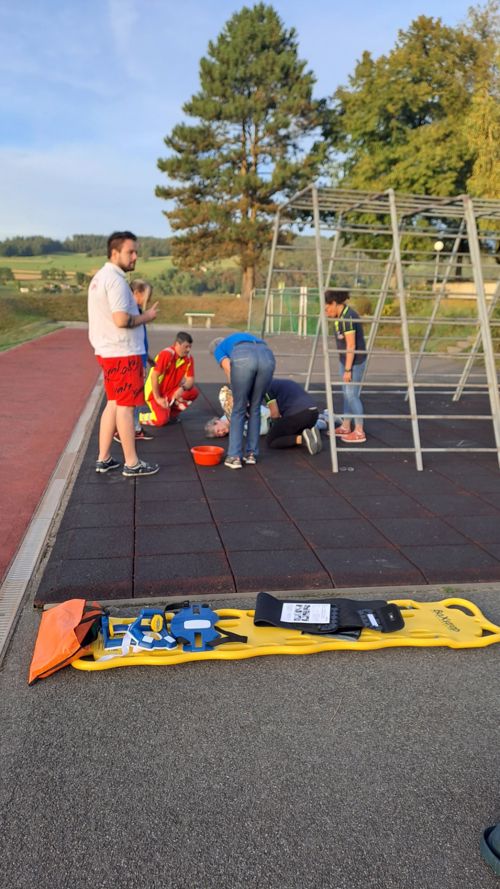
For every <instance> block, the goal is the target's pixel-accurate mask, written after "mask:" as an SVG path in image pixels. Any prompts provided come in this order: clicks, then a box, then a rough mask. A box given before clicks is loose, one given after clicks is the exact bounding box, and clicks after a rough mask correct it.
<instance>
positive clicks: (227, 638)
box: [210, 624, 248, 648]
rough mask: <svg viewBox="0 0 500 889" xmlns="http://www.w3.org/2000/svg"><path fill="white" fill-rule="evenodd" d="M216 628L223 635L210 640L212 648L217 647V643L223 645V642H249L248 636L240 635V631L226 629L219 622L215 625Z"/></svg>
mask: <svg viewBox="0 0 500 889" xmlns="http://www.w3.org/2000/svg"><path fill="white" fill-rule="evenodd" d="M214 630H217V632H218V633H220V634H221V635H220V638H219V639H214V640H213V642H210V648H216V647H217V645H222V643H223V642H248V636H239V635H238V633H233V632H231V630H224V629H223V627H220V626H219V625H218V624H215V625H214Z"/></svg>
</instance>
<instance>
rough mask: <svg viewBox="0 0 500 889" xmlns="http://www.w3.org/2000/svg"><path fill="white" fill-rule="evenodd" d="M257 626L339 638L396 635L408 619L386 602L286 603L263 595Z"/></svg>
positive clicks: (395, 606)
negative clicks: (357, 634)
mask: <svg viewBox="0 0 500 889" xmlns="http://www.w3.org/2000/svg"><path fill="white" fill-rule="evenodd" d="M314 606H316V607H314ZM321 612H323V614H322V615H321ZM314 618H316V620H314ZM254 624H255V626H257V627H259V626H269V625H270V626H273V627H285V628H287V629H294V630H301V631H302V632H303V633H312V634H313V635H335V634H341V633H345V632H346V631H347V632H350V631H351V630H362V629H364V628H366V629H370V630H378V631H379V632H381V633H392V632H394V631H395V630H401V629H402V628H403V627H404V620H403V617H402V615H401V611H400V609H399V607H398V606H397V605H395V604H394V603H389V602H386V601H385V600H384V599H373V600H369V601H366V600H355V599H341V598H338V599H337V598H328V599H302V600H300V599H285V600H282V599H276V598H275V597H274V596H271V595H270V594H269V593H259V594H258V596H257V602H256V604H255V616H254Z"/></svg>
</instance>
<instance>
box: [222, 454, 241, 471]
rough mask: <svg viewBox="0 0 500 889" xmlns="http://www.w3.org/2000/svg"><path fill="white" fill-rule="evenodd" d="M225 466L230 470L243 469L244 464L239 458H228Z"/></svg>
mask: <svg viewBox="0 0 500 889" xmlns="http://www.w3.org/2000/svg"><path fill="white" fill-rule="evenodd" d="M224 466H227V468H228V469H242V468H243V464H242V462H241V460H240V458H239V457H226V459H225V460H224Z"/></svg>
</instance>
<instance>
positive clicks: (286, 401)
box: [265, 377, 316, 417]
mask: <svg viewBox="0 0 500 889" xmlns="http://www.w3.org/2000/svg"><path fill="white" fill-rule="evenodd" d="M265 399H266V403H268V402H270V401H276V403H277V405H278V410H279V412H280V414H281V416H282V417H290V416H292V415H293V414H299V413H300V412H301V411H306V410H308V408H311V407H316V405H315V403H314V401H313V399H312V398H311V396H310V395H309V392H306V391H305V389H303V388H302V386H299V384H298V383H295V382H294V380H280V379H279V378H277V377H273V378H272V380H271V384H270V386H269V387H268V388H267V389H266V392H265Z"/></svg>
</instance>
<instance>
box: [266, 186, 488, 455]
mask: <svg viewBox="0 0 500 889" xmlns="http://www.w3.org/2000/svg"><path fill="white" fill-rule="evenodd" d="M299 234H302V237H297V235H299ZM499 239H500V201H496V200H486V199H477V198H471V197H470V196H468V195H458V196H456V197H432V196H427V195H407V194H397V193H395V192H394V191H393V190H392V189H388V190H387V191H384V192H381V193H371V192H362V191H354V190H350V189H345V188H327V187H321V186H318V185H315V184H311V185H310V186H308V187H307V188H305V189H303V190H302V191H301V192H299V193H298V194H296V195H295V196H294V197H292V198H291V199H290V200H289V201H288V202H287V203H286V204H284V205H283V206H280V207H279V209H278V211H277V213H276V217H275V221H274V228H273V238H272V245H271V251H270V258H269V267H268V272H267V280H266V287H265V290H264V291H263V292H260V294H259V292H258V291H257V292H256V294H255V295H254V298H253V301H252V304H251V308H250V313H249V327H251V326H253V327H254V329H256V328H257V327H259V328H260V330H261V332H262V334H263V335H265V336H266V337H268V338H273V339H274V342H273V348H274V350H275V352H276V354H277V356H278V357H279V354H278V346H277V340H279V336H280V335H281V334H282V333H284V332H287V331H286V328H290V327H291V325H292V322H295V321H296V329H295V328H294V330H293V331H290V330H288V333H290V332H293V333H296V334H297V336H298V337H300V338H301V340H304V338H305V337H307V338H308V339H310V342H311V347H310V352H309V358H308V365H307V369H306V370H305V371H304V372H298V371H297V373H296V375H300V376H303V377H304V378H305V379H304V383H305V388H306V389H308V390H309V391H311V392H314V391H323V390H317V389H315V388H314V386H315V378H316V380H317V378H318V377H319V379H320V381H321V383H322V384H323V385H324V395H325V397H326V402H327V408H328V412H329V416H330V417H331V418H333V417H334V405H333V394H332V391H333V385H334V384H333V383H332V380H333V377H334V375H333V374H332V368H331V356H332V354H333V353H335V352H336V350H335V348H334V347H333V349H332V348H331V346H330V342H329V330H328V323H329V322H328V319H327V318H326V314H325V301H324V291H325V289H327V288H328V287H347V288H348V289H349V290H350V291H351V295H352V297H353V301H354V304H355V305H356V299H358V300H359V299H360V298H364V299H365V303H366V302H367V301H368V303H369V304H370V311H369V312H368V313H367V312H366V310H365V311H361V313H360V314H361V315H362V321H363V325H364V326H366V327H368V326H369V331H368V334H367V337H366V357H367V360H366V371H365V377H364V380H363V387H364V390H365V391H367V389H368V390H369V391H370V392H372V393H373V394H380V393H382V394H383V393H384V392H385V393H387V392H392V393H394V392H395V391H398V392H399V391H403V392H404V404H405V405H406V406H407V408H406V410H407V412H406V413H401V414H387V413H373V412H372V413H365V414H364V417H365V418H366V419H367V420H368V421H369V420H370V418H372V419H377V420H381V419H382V420H383V419H390V420H395V419H397V420H407V421H408V422H409V425H410V430H411V446H410V447H397V448H392V447H387V448H386V447H376V448H371V447H370V446H369V445H367V446H363V451H364V452H366V451H370V450H373V451H378V452H380V451H394V450H397V451H402V452H406V453H408V452H411V453H413V454H414V457H415V463H416V468H417V469H418V470H422V469H423V457H424V454H425V453H428V452H440V451H441V452H446V453H448V452H453V451H455V450H457V451H458V450H459V451H460V452H461V453H464V451H465V452H466V453H467V452H468V453H471V452H481V453H484V452H492V453H496V455H497V461H498V464H499V466H500V398H499V390H498V375H497V366H496V359H497V358H498V343H499V342H500V333H499V331H500V319H499V318H498V317H497V315H496V313H495V310H496V308H497V306H498V304H499V302H500V266H499V265H498V264H496V263H495V258H494V257H493V255H492V254H493V252H494V251H493V250H492V245H496V244H498V242H499ZM481 244H482V245H483V252H481ZM446 245H447V249H445V246H446ZM485 245H486V246H487V247H488V251H487V252H486V253H485V249H484V248H485ZM441 251H443V253H442V255H441ZM485 256H486V257H489V260H488V261H489V268H488V269H487V272H488V277H489V278H490V279H491V281H490V282H488V287H490V286H491V287H492V288H493V289H492V291H491V292H489V293H488V294H487V292H486V287H485V280H484V277H485V276H484V271H485V262H486V260H485ZM465 267H467V269H468V272H469V278H470V279H471V282H470V284H469V285H467V286H468V291H466V292H465V294H463V293H462V295H461V297H460V298H461V299H465V300H467V303H468V309H466V310H465V317H460V316H456V315H455V316H453V317H450V316H449V315H447V314H446V305H447V303H448V302H449V298H450V293H451V294H452V295H453V293H454V288H455V289H456V288H458V287H459V286H460V287H462V288H463V284H464V283H465V281H464V279H465V275H464V274H463V269H464V268H465ZM454 269H455V278H454V277H453V270H454ZM361 270H362V271H363V274H361ZM458 270H460V278H458V277H457V275H458ZM308 293H309V294H311V295H312V296H311V298H310V300H309V303H308ZM259 295H260V296H261V299H262V300H263V306H262V301H261V303H260V305H261V307H262V312H261V316H260V318H259V321H257V320H256V316H257V307H258V305H259V303H258V297H259ZM456 298H457V299H458V297H456ZM287 300H288V304H286V303H287ZM413 301H417V302H418V303H419V304H420V303H425V301H427V302H428V303H429V302H430V303H431V305H432V308H431V311H430V314H429V315H428V316H425V317H424V318H423V317H422V316H418V317H414V316H413V315H412V304H413ZM311 302H312V303H313V304H314V305H313V308H311V311H309V308H308V306H309V307H310V306H311ZM374 302H375V306H374V307H373V303H374ZM488 302H489V305H488ZM471 305H472V306H473V307H475V308H474V311H473V312H471V308H470V307H471ZM443 313H444V314H443ZM259 322H260V323H259ZM311 322H313V325H314V329H313V330H311V329H310V327H311ZM450 326H451V327H452V331H453V332H452V335H451V337H450V336H449V335H445V334H444V333H443V335H442V336H441V335H440V334H439V331H440V330H443V331H445V330H448V329H449V328H450ZM422 328H423V330H422ZM390 330H394V331H395V334H394V335H393V334H392V333H389V331H390ZM464 332H465V334H466V338H465V340H464V339H463V336H464ZM461 335H462V339H460V336H461ZM433 337H434V338H435V340H436V342H437V343H439V344H440V343H441V342H444V343H445V346H444V347H443V346H441V345H440V346H439V349H438V348H437V346H436V342H434V344H433ZM394 340H396V342H397V345H396V346H395V347H394V346H393V345H391V343H393V342H394ZM448 341H451V343H452V345H449V346H446V342H448ZM416 342H417V347H416V348H415V343H416ZM379 343H382V345H381V346H380V345H379ZM431 346H432V348H430V347H431ZM319 349H320V350H321V356H319V355H318V350H319ZM441 349H444V350H443V351H441ZM294 354H295V356H296V354H297V353H294ZM388 355H391V356H392V358H397V359H399V365H402V368H403V377H402V379H394V372H393V373H392V374H390V375H389V376H390V377H391V378H390V379H387V378H386V377H387V374H385V375H384V374H382V373H380V372H377V370H376V368H375V369H374V370H373V369H372V368H373V364H374V363H375V364H376V362H377V359H380V358H381V356H385V358H386V357H387V356H388ZM288 357H289V358H292V356H288ZM319 357H321V358H322V361H321V369H320V370H318V369H317V359H318V358H319ZM429 358H432V362H433V365H434V368H435V366H436V363H437V364H438V365H439V368H440V370H439V373H436V370H435V369H434V371H433V373H432V375H430V374H429V373H427V375H426V371H425V364H426V361H427V362H428V360H429ZM451 360H452V361H453V369H452V370H451V371H450V370H449V365H450V361H451ZM397 363H398V362H396V364H397ZM459 365H463V366H459ZM479 365H481V370H480V371H477V370H476V369H475V368H477V367H478V366H479ZM429 376H431V378H430V379H429ZM424 379H425V382H423V380H424ZM436 379H438V380H439V382H436ZM335 382H336V381H335ZM318 384H319V383H318V382H317V383H316V385H318ZM424 390H425V391H430V392H439V393H440V394H450V397H451V402H455V403H456V402H458V401H459V400H460V398H461V397H462V395H463V394H464V392H467V393H484V392H487V394H488V403H489V408H490V413H489V414H484V413H482V414H476V413H467V414H462V415H460V419H463V420H470V421H474V422H483V421H489V422H491V423H492V427H493V437H494V442H495V445H494V447H486V448H485V447H470V448H464V447H463V446H459V445H458V443H457V446H456V447H451V446H450V447H443V448H441V447H427V446H425V445H423V444H422V435H421V424H422V421H423V420H425V421H427V420H437V421H445V420H447V419H456V418H457V415H456V414H452V415H451V414H424V413H419V410H418V397H417V395H418V394H420V392H423V391H424ZM329 442H330V456H331V463H332V471H333V472H337V471H338V469H339V463H338V456H339V452H338V450H337V446H336V440H335V435H331V436H330V438H329ZM353 450H355V448H344V447H343V448H342V453H345V452H346V451H347V452H349V451H353Z"/></svg>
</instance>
